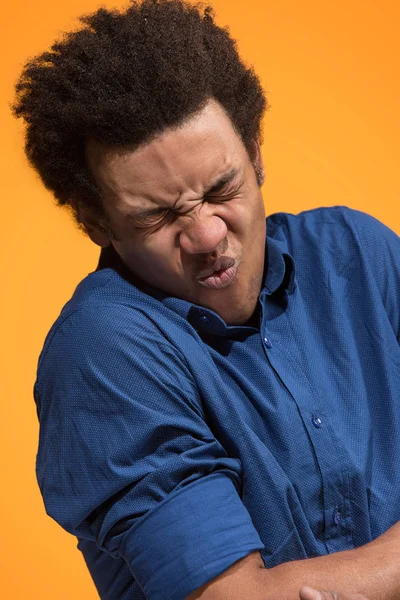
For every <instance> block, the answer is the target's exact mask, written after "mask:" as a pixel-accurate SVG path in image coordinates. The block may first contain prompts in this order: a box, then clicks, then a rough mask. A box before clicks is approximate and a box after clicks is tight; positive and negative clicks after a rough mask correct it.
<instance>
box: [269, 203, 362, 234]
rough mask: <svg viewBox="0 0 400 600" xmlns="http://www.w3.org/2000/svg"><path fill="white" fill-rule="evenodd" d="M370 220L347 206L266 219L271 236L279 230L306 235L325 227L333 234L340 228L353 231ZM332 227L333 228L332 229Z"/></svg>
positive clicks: (328, 207)
mask: <svg viewBox="0 0 400 600" xmlns="http://www.w3.org/2000/svg"><path fill="white" fill-rule="evenodd" d="M371 219H373V217H371V216H370V215H368V214H367V213H364V212H361V211H358V210H355V209H352V208H349V207H348V206H340V205H337V206H320V207H317V208H311V209H308V210H304V211H301V212H299V213H288V212H278V213H273V214H271V215H269V216H268V218H267V226H268V229H269V232H271V233H272V234H273V233H277V232H279V230H286V231H287V232H288V233H289V232H296V231H297V232H299V233H306V232H307V231H310V230H311V229H315V230H316V231H318V230H320V229H321V228H325V229H326V228H327V227H328V228H329V229H330V230H331V231H332V233H334V232H335V230H336V231H337V230H338V229H340V227H344V228H347V229H348V228H350V229H353V228H354V227H356V226H357V223H358V222H359V221H361V222H362V221H365V220H371ZM332 225H333V226H335V228H332Z"/></svg>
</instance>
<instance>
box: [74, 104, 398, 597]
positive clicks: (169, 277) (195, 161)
mask: <svg viewBox="0 0 400 600" xmlns="http://www.w3.org/2000/svg"><path fill="white" fill-rule="evenodd" d="M254 149H255V153H254V155H255V158H254V159H253V160H251V159H250V157H249V155H248V153H247V151H246V149H245V147H244V145H243V143H242V142H241V140H240V138H239V136H238V135H237V134H236V132H235V130H234V129H233V127H232V124H231V122H230V120H229V118H228V117H227V115H226V114H225V112H224V111H223V110H222V109H221V107H220V106H219V105H218V104H217V103H216V102H215V101H210V102H209V104H208V105H207V106H206V107H205V108H204V109H203V111H201V113H199V114H197V115H195V116H194V117H193V119H191V120H189V121H188V122H186V123H185V124H183V125H182V126H181V127H179V128H177V129H173V130H167V131H166V132H164V133H163V134H162V135H161V136H160V137H158V138H156V139H155V140H153V141H152V142H150V143H149V144H146V145H144V146H142V147H140V148H138V149H136V150H134V151H131V150H129V149H128V148H125V149H120V150H118V151H117V150H115V149H110V148H106V147H104V146H100V145H98V144H94V143H91V144H89V145H88V149H87V155H88V163H89V166H90V168H91V170H92V173H93V176H94V177H95V179H96V181H97V183H98V185H99V186H100V188H101V189H102V191H103V195H104V208H105V212H106V217H107V218H106V221H102V220H99V218H98V217H97V216H96V215H94V214H92V213H91V212H90V211H89V210H88V209H86V208H83V207H79V206H78V205H77V210H78V211H79V216H80V219H81V221H82V223H83V224H84V226H85V227H86V230H87V232H88V234H89V235H90V237H91V239H92V240H93V241H94V242H95V243H96V244H98V245H99V246H102V247H107V246H109V245H110V244H112V245H113V246H114V248H115V250H116V251H117V253H118V254H119V256H120V257H121V259H122V260H123V262H124V263H125V264H126V266H127V267H128V268H129V269H130V270H131V271H132V272H133V273H134V274H135V275H137V276H138V277H139V278H140V279H142V280H143V281H145V282H147V283H149V284H151V285H153V286H156V287H158V288H160V289H161V290H164V291H166V292H167V293H169V294H171V295H174V296H176V297H179V298H183V299H186V300H189V301H192V302H195V303H196V304H200V305H203V306H206V307H209V308H211V309H212V310H214V311H215V312H216V313H217V314H219V315H220V316H221V317H222V318H223V319H224V320H225V321H226V322H227V323H228V324H243V323H247V322H249V320H250V319H251V318H252V316H253V315H254V313H255V309H256V306H257V300H258V295H259V292H260V289H261V282H262V276H263V270H264V250H265V219H264V217H265V213H264V206H263V201H262V195H261V190H260V183H261V182H262V177H260V173H261V172H262V160H261V154H260V151H259V145H258V143H257V141H256V140H255V141H254ZM224 257H225V259H226V260H229V261H231V262H232V261H233V263H234V264H235V265H236V267H237V268H236V270H235V272H234V277H232V278H230V279H223V277H222V276H221V277H220V276H219V275H218V273H217V274H216V275H215V279H216V280H217V279H218V277H220V279H221V281H220V282H219V283H221V285H219V284H218V285H214V283H215V281H214V279H213V278H212V279H213V281H212V282H211V283H212V285H208V284H207V285H204V281H203V280H202V279H201V278H200V280H199V274H201V273H202V272H203V270H204V268H208V267H210V266H211V267H212V265H214V264H216V261H218V260H222V259H224ZM217 283H218V281H217ZM399 538H400V528H399V526H398V525H395V526H394V527H392V529H390V530H389V531H388V532H386V533H385V534H384V535H383V536H381V537H380V538H378V539H377V540H375V541H374V542H371V543H370V544H367V545H366V546H363V547H361V548H357V549H354V550H349V551H345V552H340V553H336V554H331V555H328V556H323V557H319V558H312V559H306V560H302V561H293V562H290V563H285V564H282V565H279V566H278V567H274V568H272V569H265V566H264V563H263V560H262V558H261V555H260V554H259V553H258V552H254V553H251V554H250V555H248V556H246V557H245V558H244V559H242V560H239V561H238V562H237V563H235V564H234V565H233V566H232V567H231V568H229V569H227V570H226V571H225V572H224V573H222V574H221V575H220V576H219V577H216V578H215V579H214V580H212V581H210V582H208V583H207V584H206V585H204V586H202V587H201V588H200V589H198V590H196V591H195V592H193V593H192V594H190V596H188V599H187V600H198V599H201V600H227V599H229V600H239V599H240V600H242V598H247V597H249V598H250V597H251V598H252V600H299V599H300V600H362V599H363V598H364V599H365V598H366V597H368V598H370V600H398V599H399V598H400V583H399V577H398V573H399V570H400V550H399V548H400V543H399V542H400V540H399ZM305 584H308V585H311V586H313V588H307V587H304V585H305ZM316 590H321V591H316ZM324 590H337V591H336V592H333V591H324ZM360 592H362V593H363V594H365V595H364V596H362V595H360Z"/></svg>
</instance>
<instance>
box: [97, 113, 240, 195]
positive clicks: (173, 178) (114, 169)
mask: <svg viewBox="0 0 400 600" xmlns="http://www.w3.org/2000/svg"><path fill="white" fill-rule="evenodd" d="M87 158H88V164H89V168H90V170H91V172H92V173H93V176H94V177H95V180H96V182H97V183H98V185H99V186H100V188H101V189H102V190H103V191H104V192H105V194H106V195H109V196H113V197H114V198H119V199H123V198H125V199H126V198H129V197H133V196H135V197H137V198H143V199H147V200H151V199H152V198H157V199H160V198H161V199H165V200H166V201H167V202H168V201H169V200H168V199H169V198H170V197H171V198H174V197H176V195H177V194H184V193H189V194H191V193H192V194H194V195H200V196H201V195H202V194H203V193H204V192H205V191H206V190H207V189H208V188H209V187H210V186H212V184H213V183H214V182H215V181H216V180H218V179H219V178H221V177H223V176H224V175H226V174H227V173H230V172H232V170H236V171H240V170H241V168H242V166H243V162H244V161H245V160H246V158H248V157H247V153H246V150H245V148H244V145H243V143H242V141H241V139H240V137H239V136H238V134H237V133H236V131H235V130H234V128H233V125H232V123H231V121H230V119H229V117H228V116H227V115H226V113H225V112H224V110H223V109H222V108H221V107H220V105H219V104H217V103H216V102H215V101H210V102H209V103H208V104H207V105H206V107H205V108H204V109H203V110H202V111H201V112H199V113H197V114H196V115H194V116H193V117H192V118H191V119H189V120H187V121H186V122H185V123H184V124H183V125H181V126H179V127H177V128H174V129H170V130H167V131H165V132H164V133H162V134H161V135H159V136H157V137H156V138H155V139H153V140H152V141H150V142H149V143H147V144H144V145H143V146H140V147H139V148H137V149H135V150H129V149H113V148H106V147H104V146H102V145H101V144H98V143H96V142H94V141H91V142H90V143H89V144H88V148H87Z"/></svg>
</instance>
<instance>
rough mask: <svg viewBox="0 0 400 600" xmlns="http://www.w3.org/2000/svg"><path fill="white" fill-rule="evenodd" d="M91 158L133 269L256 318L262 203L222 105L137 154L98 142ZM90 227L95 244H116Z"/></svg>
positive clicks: (232, 315) (229, 316)
mask: <svg viewBox="0 0 400 600" xmlns="http://www.w3.org/2000/svg"><path fill="white" fill-rule="evenodd" d="M257 148H258V147H257ZM258 150H259V149H258ZM258 161H259V164H260V162H261V158H260V156H258ZM88 162H89V167H90V169H91V171H92V173H93V175H94V177H95V179H96V181H97V182H98V184H99V185H100V188H101V189H102V191H103V195H104V209H105V212H106V214H107V217H108V224H109V227H110V230H111V231H112V233H113V239H112V240H111V243H112V244H113V246H114V248H115V250H116V251H117V252H118V254H119V255H120V257H121V258H122V260H123V261H124V263H125V264H126V265H127V267H128V268H129V269H130V270H131V271H132V272H133V273H134V274H135V275H137V276H138V277H139V278H140V279H142V280H143V281H144V282H146V283H149V284H150V285H152V286H154V287H157V288H159V289H161V290H163V291H165V292H167V293H168V294H171V295H172V296H176V297H178V298H182V299H184V300H188V301H190V302H193V303H195V304H199V305H201V306H205V307H208V308H211V309H212V310H214V311H215V312H216V313H217V314H219V315H220V316H221V317H222V318H223V319H224V320H225V321H226V323H227V324H231V325H233V324H243V323H245V322H246V321H247V320H248V319H249V318H250V317H251V315H252V314H253V312H254V309H255V307H256V303H257V299H258V294H259V292H260V288H261V282H262V275H263V268H264V248H265V234H266V232H265V212H264V205H263V201H262V196H261V191H260V187H259V185H258V182H257V178H256V174H255V170H254V166H253V164H252V163H251V161H250V159H249V156H248V154H247V152H246V149H245V147H244V145H243V143H242V141H241V139H240V138H239V136H238V135H237V134H236V132H235V130H234V128H233V126H232V124H231V121H230V119H229V118H228V117H227V116H226V114H225V112H224V111H223V110H222V108H221V107H220V105H219V104H218V103H216V102H215V101H212V100H211V101H210V102H209V103H208V104H207V106H206V107H205V108H204V109H203V110H202V111H201V112H199V113H197V115H196V116H194V117H193V118H191V119H190V120H188V121H187V122H186V123H185V124H184V125H182V126H181V127H179V128H178V129H174V130H167V131H166V132H165V133H163V134H162V135H161V136H159V137H157V138H156V139H154V140H153V141H152V142H150V143H148V144H146V145H143V146H141V147H140V148H138V149H136V150H135V151H133V152H132V151H128V150H126V151H124V152H121V151H119V152H118V151H116V150H115V149H114V150H110V149H105V148H104V147H101V146H98V145H96V144H94V143H92V144H90V145H89V146H88ZM82 220H83V221H84V222H85V219H84V218H83V219H82ZM87 228H88V231H89V234H90V235H91V238H92V239H93V240H94V241H96V243H98V244H100V245H102V246H107V245H108V244H109V243H110V240H109V239H108V238H107V237H106V234H105V233H104V232H101V230H100V229H99V228H96V227H95V228H93V226H91V227H87ZM93 229H95V230H96V231H94V232H93Z"/></svg>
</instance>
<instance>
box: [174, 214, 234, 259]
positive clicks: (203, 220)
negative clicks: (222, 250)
mask: <svg viewBox="0 0 400 600" xmlns="http://www.w3.org/2000/svg"><path fill="white" fill-rule="evenodd" d="M227 233H228V229H227V226H226V224H225V222H224V221H223V220H222V219H221V218H220V217H217V216H216V215H208V216H201V215H199V214H197V215H196V216H190V217H188V218H187V219H186V220H185V222H184V223H183V224H182V229H181V232H180V234H179V244H180V247H181V248H182V250H183V251H184V252H186V253H187V254H207V253H209V252H214V251H215V250H217V248H218V247H219V246H220V244H221V242H222V241H223V240H224V239H225V238H226V235H227Z"/></svg>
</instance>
